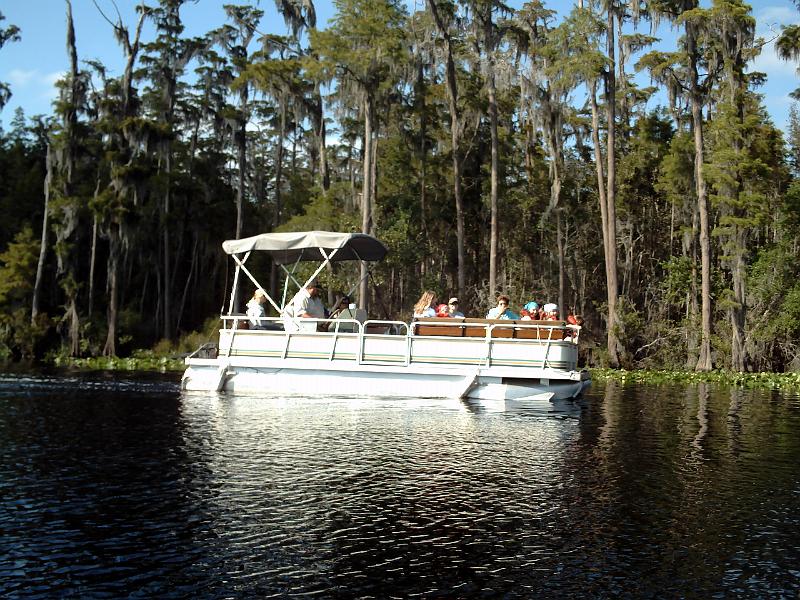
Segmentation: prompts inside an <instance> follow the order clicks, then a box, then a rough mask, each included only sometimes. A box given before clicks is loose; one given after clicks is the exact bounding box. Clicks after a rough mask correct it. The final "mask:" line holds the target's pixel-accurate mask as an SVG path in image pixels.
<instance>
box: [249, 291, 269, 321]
mask: <svg viewBox="0 0 800 600" xmlns="http://www.w3.org/2000/svg"><path fill="white" fill-rule="evenodd" d="M266 301H267V294H266V292H264V290H262V289H261V288H258V289H257V290H256V291H255V292H253V297H252V298H250V300H249V301H248V302H247V316H248V317H250V318H249V319H248V321H249V322H250V329H266V327H265V325H264V322H263V321H262V320H261V319H262V317H266V316H267V314H266V312H265V311H264V303H265V302H266Z"/></svg>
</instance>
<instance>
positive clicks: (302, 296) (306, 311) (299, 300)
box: [283, 281, 325, 319]
mask: <svg viewBox="0 0 800 600" xmlns="http://www.w3.org/2000/svg"><path fill="white" fill-rule="evenodd" d="M319 291H320V287H319V284H318V283H317V282H316V281H311V282H309V284H308V285H307V286H306V287H305V288H304V289H302V290H300V291H299V292H297V294H295V296H294V298H292V301H291V303H290V304H288V305H287V306H286V308H284V310H283V314H284V315H285V316H288V317H300V318H302V319H324V318H325V306H324V305H323V304H322V300H320V299H319Z"/></svg>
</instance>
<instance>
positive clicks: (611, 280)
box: [603, 7, 622, 368]
mask: <svg viewBox="0 0 800 600" xmlns="http://www.w3.org/2000/svg"><path fill="white" fill-rule="evenodd" d="M606 42H607V46H606V51H607V52H608V58H609V60H610V62H611V64H610V65H609V67H608V71H607V72H606V78H605V83H606V87H605V92H606V126H607V129H608V135H607V139H606V144H607V148H606V161H607V166H606V180H607V190H606V203H607V206H608V208H607V210H606V215H607V217H608V218H607V220H606V227H608V232H607V234H606V235H604V236H603V243H604V245H606V249H605V254H606V263H607V266H606V269H607V271H606V277H607V286H606V287H607V291H608V340H607V341H608V357H609V364H610V366H611V367H614V368H617V367H619V366H620V351H621V347H620V341H619V339H620V338H619V336H620V335H621V334H622V332H621V331H619V327H620V324H621V321H620V320H619V319H618V315H617V310H618V309H617V298H618V295H619V283H618V279H617V208H616V202H617V200H616V190H617V157H616V129H617V126H616V120H617V119H616V116H617V115H616V112H617V109H616V87H617V84H616V75H615V71H614V68H615V67H614V63H615V43H614V11H613V10H612V9H611V7H609V9H608V22H607V27H606Z"/></svg>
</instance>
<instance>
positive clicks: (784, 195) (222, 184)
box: [0, 0, 800, 371]
mask: <svg viewBox="0 0 800 600" xmlns="http://www.w3.org/2000/svg"><path fill="white" fill-rule="evenodd" d="M335 6H336V14H335V16H334V18H333V20H332V21H331V22H330V23H329V24H328V26H327V28H326V29H324V30H323V29H318V28H317V24H316V17H315V13H314V6H313V3H312V2H311V1H310V0H281V1H280V2H277V3H276V6H269V7H267V6H265V5H230V6H227V7H226V13H227V15H228V22H226V23H225V24H222V25H220V27H219V28H218V29H215V30H214V31H210V32H208V34H207V35H206V36H204V37H202V38H188V37H186V36H184V35H183V25H182V20H181V14H182V11H190V10H201V9H200V8H198V7H197V5H196V4H195V3H194V2H186V1H185V0H159V1H158V2H156V1H155V0H153V1H151V2H145V3H142V5H141V7H140V10H139V11H138V15H139V18H138V20H137V21H136V22H132V23H125V22H123V20H122V18H121V17H120V16H119V15H107V16H106V18H107V21H108V26H109V27H110V28H113V30H114V33H115V37H116V39H117V41H118V42H119V51H120V52H121V53H122V55H123V57H124V59H125V69H124V71H123V73H122V74H121V75H111V74H110V73H109V72H108V71H107V69H106V67H105V66H104V65H103V64H101V63H99V62H97V61H84V60H82V59H81V57H79V56H78V53H77V49H76V41H75V32H74V26H73V22H72V13H71V6H70V2H69V0H66V2H65V9H66V19H65V23H66V29H65V41H66V52H67V54H68V56H69V58H70V65H71V67H70V70H69V72H68V73H67V74H66V75H65V76H64V77H63V78H62V79H61V80H60V81H59V82H58V84H57V85H58V88H59V98H58V100H57V101H56V102H55V104H54V107H53V114H52V115H46V116H42V115H36V116H27V115H25V114H24V112H23V111H21V110H18V111H17V112H16V113H15V115H14V117H13V119H12V120H11V121H10V126H9V127H8V129H7V130H0V174H1V175H2V176H1V177H0V217H2V218H0V358H4V359H31V358H42V357H44V356H46V355H50V356H53V355H56V354H57V355H70V356H98V355H101V354H105V355H117V354H121V355H125V354H127V353H130V352H131V351H132V350H133V349H136V348H147V347H153V346H154V345H156V346H157V347H158V348H159V349H161V350H169V349H173V350H174V349H175V348H177V347H178V346H177V345H178V344H179V340H181V339H184V340H185V339H186V336H187V334H189V332H192V331H210V330H213V328H214V325H213V324H210V321H209V320H210V319H212V318H213V317H215V316H217V315H219V312H220V309H221V307H222V305H223V303H224V302H225V300H226V298H227V295H228V294H229V293H230V285H231V279H232V270H231V265H230V264H229V259H228V257H227V256H225V255H224V254H223V253H222V252H221V247H220V244H221V242H222V241H223V240H225V239H230V238H234V237H245V236H249V235H254V234H257V233H262V232H268V231H299V230H311V229H320V230H330V231H365V232H369V233H372V234H373V235H375V236H377V237H378V238H379V239H381V240H383V241H384V242H385V243H386V244H387V246H388V247H389V248H390V254H389V255H388V257H387V260H386V261H384V262H383V263H381V264H379V265H375V266H374V267H373V269H372V273H371V280H372V282H374V283H375V288H372V287H370V288H369V289H364V288H363V287H362V289H361V293H360V302H361V303H362V304H363V305H367V306H368V307H369V310H370V314H371V315H372V316H374V317H375V318H383V317H393V318H407V317H408V316H409V314H410V310H411V307H412V306H413V304H414V302H415V301H416V300H417V298H418V297H419V295H420V293H421V291H422V290H424V289H429V288H430V289H434V290H437V292H438V293H439V294H440V297H442V298H446V297H448V296H450V295H457V296H458V297H459V298H460V299H461V303H462V309H465V313H466V314H468V315H475V316H483V314H484V313H485V311H486V309H487V308H489V307H490V306H492V305H493V304H494V297H495V295H496V294H497V293H506V294H508V295H510V296H511V298H512V303H514V304H515V305H516V306H519V305H521V304H523V303H524V302H526V301H528V300H532V299H533V300H537V301H539V302H542V301H555V302H557V303H558V304H559V306H560V308H561V310H562V311H564V312H565V311H566V310H567V308H572V309H573V310H574V311H575V312H576V313H579V314H581V315H582V316H583V317H584V319H585V331H584V333H585V336H584V337H585V339H586V342H587V343H586V355H585V357H586V360H587V362H588V363H589V364H592V365H611V366H626V367H654V368H655V367H660V368H691V369H698V370H708V369H711V368H726V369H733V370H738V371H745V370H774V371H784V370H798V369H800V355H798V340H800V261H798V241H800V237H798V236H799V234H800V181H799V180H798V175H800V115H798V113H797V112H796V110H794V109H793V110H792V112H791V115H790V119H789V128H788V129H789V131H787V132H782V131H780V130H778V129H776V128H775V126H774V125H773V124H772V122H771V120H770V118H769V117H768V115H767V113H766V110H765V109H764V107H763V105H762V102H761V98H760V96H759V95H758V87H759V85H760V84H761V83H763V79H764V76H763V75H762V74H759V73H756V72H752V71H750V70H749V68H748V67H749V65H750V64H751V63H752V61H753V59H754V58H755V57H756V56H757V55H758V53H759V52H760V48H761V45H762V44H763V40H759V39H757V38H756V37H755V34H754V31H755V21H754V19H753V18H752V15H751V11H750V8H749V7H748V6H747V5H746V4H744V3H742V2H740V1H737V0H714V1H713V2H712V3H711V6H710V7H708V8H700V7H699V6H698V4H697V2H695V1H694V0H655V1H653V0H643V1H641V2H637V1H635V0H634V1H632V2H624V3H623V2H613V1H612V2H604V3H602V4H600V3H594V2H590V1H589V0H585V2H583V3H580V4H578V5H576V6H575V7H574V8H573V9H572V11H571V12H570V13H569V14H567V15H561V16H558V15H556V14H555V12H554V11H552V10H550V9H548V7H547V6H546V5H545V4H543V3H541V2H538V1H534V2H528V3H526V4H524V5H523V7H522V8H521V9H519V10H512V9H511V8H510V7H508V6H506V5H504V4H502V3H500V2H497V1H495V0H459V1H458V2H453V1H450V0H427V1H426V3H425V4H424V6H422V7H420V8H421V9H422V10H420V11H419V12H416V13H414V14H410V13H409V12H408V10H407V9H406V7H405V4H404V3H402V2H398V1H396V0H337V1H336V2H335ZM276 18H283V19H285V21H286V24H287V31H289V34H288V35H285V36H281V35H274V34H264V33H262V30H261V28H262V25H261V24H262V23H263V22H264V20H265V19H276ZM147 20H149V21H151V22H152V24H153V25H154V31H155V34H154V35H153V37H152V39H142V31H143V24H144V23H145V21H147ZM658 22H668V23H670V24H671V25H672V26H673V27H674V28H675V29H676V31H678V32H679V34H680V39H679V41H678V43H677V47H676V49H675V51H674V52H658V51H651V50H649V47H650V46H651V45H652V43H653V42H654V41H655V40H654V38H653V37H651V35H650V34H649V32H650V30H651V26H652V25H654V24H656V23H658ZM20 35H24V32H20V31H19V30H18V29H17V28H16V27H15V26H14V25H13V24H8V23H6V22H5V21H4V20H3V19H2V15H0V51H1V50H2V46H3V45H4V44H7V43H14V41H15V40H17V39H18V38H19V36H20ZM778 48H779V51H780V53H781V55H782V57H783V58H785V59H787V60H797V58H798V53H799V52H800V30H799V29H798V28H796V27H789V28H786V29H784V31H783V33H782V35H781V37H780V39H779V40H778ZM636 72H643V73H646V74H648V75H649V76H650V81H652V85H651V86H650V87H641V86H638V85H637V84H636V81H635V79H634V77H633V74H634V73H636ZM12 93H13V89H10V87H9V86H8V85H7V84H3V83H0V110H2V106H3V105H4V104H5V103H6V101H7V100H8V98H9V96H10V94H12ZM656 94H659V96H658V97H663V98H666V101H665V105H664V106H659V107H657V108H655V109H653V108H647V106H648V102H647V101H648V100H649V99H651V98H652V97H653V96H654V95H656ZM651 104H652V101H651ZM253 267H254V272H255V273H256V276H257V277H259V279H260V280H261V281H262V283H263V282H269V285H270V287H271V288H272V289H273V291H275V290H276V289H277V286H278V278H277V274H278V273H277V270H276V269H275V268H274V267H273V266H272V265H270V264H269V263H268V261H267V260H266V259H262V258H256V259H254V260H253ZM358 278H359V273H357V272H355V271H353V272H351V271H350V270H348V269H337V270H336V271H335V272H328V273H325V274H324V275H323V277H322V280H323V282H324V283H326V288H327V290H328V294H329V295H330V296H331V298H329V299H328V300H329V302H332V301H333V296H334V295H335V294H336V292H341V291H346V290H349V289H350V288H351V287H352V286H354V285H356V283H357V282H358ZM375 289H377V290H378V292H376V291H374V290H375ZM248 291H249V290H246V289H243V293H247V292H248Z"/></svg>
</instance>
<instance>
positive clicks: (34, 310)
mask: <svg viewBox="0 0 800 600" xmlns="http://www.w3.org/2000/svg"><path fill="white" fill-rule="evenodd" d="M45 166H46V169H47V174H46V175H45V178H44V215H42V241H41V245H40V246H39V262H38V264H37V265H36V281H35V282H34V284H33V299H32V300H31V324H34V323H35V322H36V317H37V316H38V315H39V299H40V298H41V295H42V279H43V278H44V263H45V260H46V259H47V230H48V228H49V227H50V225H49V223H48V220H49V218H50V186H51V184H52V182H53V153H52V151H51V149H50V144H49V143H48V144H47V157H46V158H45Z"/></svg>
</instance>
